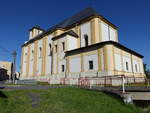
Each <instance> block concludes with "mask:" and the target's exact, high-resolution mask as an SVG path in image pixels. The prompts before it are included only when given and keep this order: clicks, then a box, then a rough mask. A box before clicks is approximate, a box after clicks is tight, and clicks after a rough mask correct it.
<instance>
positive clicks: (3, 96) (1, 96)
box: [0, 91, 8, 98]
mask: <svg viewBox="0 0 150 113" xmlns="http://www.w3.org/2000/svg"><path fill="white" fill-rule="evenodd" d="M0 98H8V97H7V96H6V95H5V94H4V93H3V92H2V91H0Z"/></svg>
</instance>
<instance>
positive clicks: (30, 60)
mask: <svg viewBox="0 0 150 113" xmlns="http://www.w3.org/2000/svg"><path fill="white" fill-rule="evenodd" d="M29 52H30V58H29V76H33V72H34V71H33V65H34V43H33V44H31V45H30V51H29Z"/></svg>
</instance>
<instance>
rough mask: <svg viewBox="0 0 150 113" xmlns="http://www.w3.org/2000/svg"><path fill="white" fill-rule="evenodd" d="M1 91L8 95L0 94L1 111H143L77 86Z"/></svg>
mask: <svg viewBox="0 0 150 113" xmlns="http://www.w3.org/2000/svg"><path fill="white" fill-rule="evenodd" d="M1 93H3V94H4V95H6V96H7V98H2V97H0V113H142V110H141V109H139V108H136V107H135V106H133V105H125V104H123V102H122V101H121V100H120V99H118V98H117V97H115V96H111V95H107V94H105V93H102V92H96V91H88V90H83V89H78V88H59V89H49V90H13V91H11V90H10V91H9V90H8V91H4V90H3V91H1ZM31 94H32V96H31ZM33 97H34V99H33Z"/></svg>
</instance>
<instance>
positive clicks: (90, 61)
mask: <svg viewBox="0 0 150 113" xmlns="http://www.w3.org/2000/svg"><path fill="white" fill-rule="evenodd" d="M89 70H94V61H93V60H89Z"/></svg>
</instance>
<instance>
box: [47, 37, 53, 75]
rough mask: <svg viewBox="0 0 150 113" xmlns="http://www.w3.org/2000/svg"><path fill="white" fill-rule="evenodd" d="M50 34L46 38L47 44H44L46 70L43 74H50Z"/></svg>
mask: <svg viewBox="0 0 150 113" xmlns="http://www.w3.org/2000/svg"><path fill="white" fill-rule="evenodd" d="M51 39H52V35H49V36H48V38H47V43H46V44H47V45H46V70H45V71H46V72H45V74H51V64H52V56H51V55H50V47H49V44H51V50H52V40H51Z"/></svg>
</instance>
